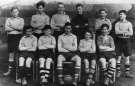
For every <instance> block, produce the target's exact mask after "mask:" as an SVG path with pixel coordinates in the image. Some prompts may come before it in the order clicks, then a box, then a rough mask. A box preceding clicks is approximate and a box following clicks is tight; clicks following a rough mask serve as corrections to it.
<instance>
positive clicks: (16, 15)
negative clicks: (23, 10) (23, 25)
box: [11, 9, 19, 17]
mask: <svg viewBox="0 0 135 86" xmlns="http://www.w3.org/2000/svg"><path fill="white" fill-rule="evenodd" d="M11 14H12V16H13V17H18V15H19V10H18V9H13V10H12V12H11Z"/></svg>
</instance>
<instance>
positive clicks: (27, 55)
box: [19, 51, 34, 58]
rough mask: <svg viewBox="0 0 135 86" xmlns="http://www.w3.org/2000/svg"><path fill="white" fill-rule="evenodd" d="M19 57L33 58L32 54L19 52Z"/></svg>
mask: <svg viewBox="0 0 135 86" xmlns="http://www.w3.org/2000/svg"><path fill="white" fill-rule="evenodd" d="M19 57H24V58H28V57H30V58H34V52H30V51H20V54H19Z"/></svg>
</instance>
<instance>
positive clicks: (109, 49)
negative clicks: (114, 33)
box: [97, 24, 116, 85]
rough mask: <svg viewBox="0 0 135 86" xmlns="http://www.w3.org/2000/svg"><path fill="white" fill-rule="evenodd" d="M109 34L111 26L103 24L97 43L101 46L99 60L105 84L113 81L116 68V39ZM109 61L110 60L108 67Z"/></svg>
mask: <svg viewBox="0 0 135 86" xmlns="http://www.w3.org/2000/svg"><path fill="white" fill-rule="evenodd" d="M108 34H109V26H108V25H107V24H103V25H102V26H101V35H100V36H99V37H98V40H97V44H98V48H99V61H100V63H101V71H102V72H103V73H104V75H105V80H104V84H105V85H108V84H109V81H112V83H113V80H112V77H113V74H114V72H115V70H116V58H115V57H116V53H115V45H114V40H113V38H112V37H111V36H109V35H108ZM107 62H109V65H108V68H107V66H106V65H107Z"/></svg>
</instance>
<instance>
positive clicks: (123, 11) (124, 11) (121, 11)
mask: <svg viewBox="0 0 135 86" xmlns="http://www.w3.org/2000/svg"><path fill="white" fill-rule="evenodd" d="M120 13H124V14H126V15H127V11H126V10H120V11H119V14H120Z"/></svg>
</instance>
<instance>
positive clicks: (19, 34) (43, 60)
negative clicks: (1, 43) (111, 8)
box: [4, 1, 133, 85]
mask: <svg viewBox="0 0 135 86" xmlns="http://www.w3.org/2000/svg"><path fill="white" fill-rule="evenodd" d="M36 8H37V10H38V11H37V14H35V15H32V18H31V25H30V26H27V27H24V19H23V18H21V17H19V9H18V8H17V7H13V8H12V9H11V15H12V17H10V18H7V20H6V23H5V31H6V32H7V34H8V53H9V68H8V71H7V72H6V73H4V75H5V76H7V75H9V74H10V73H11V69H12V65H13V64H14V56H15V54H16V53H18V49H19V70H20V71H21V72H22V71H23V73H22V74H24V75H23V80H22V81H23V85H26V84H27V80H26V75H25V74H26V73H28V72H29V71H30V69H31V62H32V60H33V59H34V58H36V59H38V60H39V62H40V70H39V71H40V76H41V83H43V82H48V80H47V78H48V77H49V73H50V64H51V63H52V61H53V58H52V57H53V54H52V53H54V51H55V50H56V51H55V52H57V54H58V58H57V71H58V80H59V83H60V84H64V82H63V78H62V77H63V75H62V70H63V65H62V62H63V61H65V60H72V61H75V72H74V81H73V84H76V83H77V79H78V77H79V73H80V69H81V61H84V63H85V72H86V73H88V77H87V80H86V85H89V84H90V83H94V80H93V78H92V77H93V74H94V73H95V66H96V60H99V61H100V62H101V66H102V71H103V72H104V74H105V75H106V78H105V80H104V83H105V84H108V83H109V79H110V78H111V77H112V74H113V72H115V70H116V69H117V75H116V76H117V77H120V75H121V71H120V66H121V58H122V54H123V55H124V56H125V59H126V60H125V76H126V77H132V75H131V74H130V73H129V70H130V60H129V56H130V55H131V47H130V45H131V44H130V37H131V36H132V35H133V28H132V24H131V22H129V21H128V20H127V19H126V16H127V12H126V11H125V10H120V11H119V21H117V22H116V24H115V35H116V38H115V40H116V42H115V43H114V40H113V38H112V37H111V36H110V35H109V32H111V30H112V24H111V21H110V20H109V19H108V18H107V17H106V16H107V11H106V9H100V10H99V12H98V14H99V18H97V19H96V20H95V27H94V28H92V29H91V31H90V29H89V24H88V18H86V17H85V16H84V14H83V5H82V4H77V5H76V10H77V14H76V16H75V17H74V18H73V19H72V20H70V17H69V16H68V15H67V14H66V13H65V7H64V4H63V3H58V12H57V13H56V14H54V15H53V16H52V18H51V19H50V17H49V16H48V15H47V14H46V13H45V12H44V9H45V4H44V2H42V1H41V2H39V3H37V4H36ZM70 22H71V23H70ZM23 28H24V29H23ZM72 28H73V29H72ZM52 33H53V35H52ZM78 44H79V46H77V45H78ZM77 51H79V52H80V53H78V52H77ZM34 52H36V55H35V54H34ZM90 61H91V62H90ZM107 61H108V62H110V66H109V68H108V69H107V68H106V63H107ZM89 63H91V64H89ZM44 66H46V67H44ZM20 81H21V80H20V79H17V80H16V82H18V83H20Z"/></svg>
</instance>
